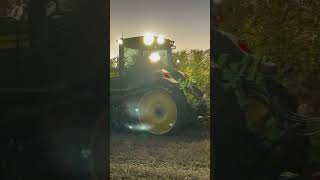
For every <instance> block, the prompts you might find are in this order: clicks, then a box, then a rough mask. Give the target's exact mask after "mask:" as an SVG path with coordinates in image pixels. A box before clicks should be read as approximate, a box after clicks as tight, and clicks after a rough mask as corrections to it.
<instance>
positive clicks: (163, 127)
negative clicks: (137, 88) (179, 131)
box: [139, 89, 178, 135]
mask: <svg viewBox="0 0 320 180" xmlns="http://www.w3.org/2000/svg"><path fill="white" fill-rule="evenodd" d="M177 119H178V108H177V104H176V102H175V99H174V98H173V97H172V96H171V95H170V94H169V93H168V92H166V91H165V90H161V89H159V90H152V91H148V92H147V93H145V94H144V95H143V96H142V98H141V99H140V102H139V120H140V122H141V123H142V125H144V126H145V127H146V130H147V131H148V132H150V133H151V134H156V135H161V134H166V133H168V132H169V131H170V130H172V128H174V126H175V125H176V122H177Z"/></svg>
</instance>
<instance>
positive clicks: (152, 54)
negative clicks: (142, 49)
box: [149, 52, 161, 63]
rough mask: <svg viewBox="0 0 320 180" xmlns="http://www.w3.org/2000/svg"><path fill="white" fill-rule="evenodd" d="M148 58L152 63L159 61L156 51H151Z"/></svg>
mask: <svg viewBox="0 0 320 180" xmlns="http://www.w3.org/2000/svg"><path fill="white" fill-rule="evenodd" d="M149 59H150V61H151V62H152V63H156V62H158V61H160V59H161V57H160V55H159V53H158V52H153V53H151V54H150V56H149Z"/></svg>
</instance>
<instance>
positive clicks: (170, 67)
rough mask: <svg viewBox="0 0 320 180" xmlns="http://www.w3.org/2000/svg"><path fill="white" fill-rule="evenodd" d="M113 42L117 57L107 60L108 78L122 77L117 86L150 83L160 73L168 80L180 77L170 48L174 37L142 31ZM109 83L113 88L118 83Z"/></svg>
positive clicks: (115, 79)
mask: <svg viewBox="0 0 320 180" xmlns="http://www.w3.org/2000/svg"><path fill="white" fill-rule="evenodd" d="M117 43H118V45H119V58H115V59H113V60H111V82H113V81H115V82H119V80H118V79H122V80H123V81H122V83H121V84H120V85H121V86H122V87H119V86H118V88H124V87H123V86H126V88H129V87H132V86H138V87H140V86H141V84H146V83H153V82H155V81H157V80H160V79H162V77H167V78H166V79H169V80H173V79H174V80H177V79H179V78H180V77H178V76H181V74H179V73H178V72H177V71H176V66H175V63H174V60H173V56H172V50H173V49H175V48H176V46H175V42H174V41H172V40H169V39H166V38H164V37H163V36H153V35H152V34H145V35H144V36H138V37H131V38H121V39H119V40H117ZM177 74H178V76H177ZM168 77H169V78H168ZM123 82H126V83H123ZM111 84H112V85H114V86H112V87H111V88H113V87H115V86H117V85H116V84H118V83H111Z"/></svg>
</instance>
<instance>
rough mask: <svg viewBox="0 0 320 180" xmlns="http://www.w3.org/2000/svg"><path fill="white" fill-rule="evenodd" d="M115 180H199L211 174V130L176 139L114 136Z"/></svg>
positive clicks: (152, 136)
mask: <svg viewBox="0 0 320 180" xmlns="http://www.w3.org/2000/svg"><path fill="white" fill-rule="evenodd" d="M110 171H111V173H110V176H111V179H128V180H131V179H150V180H151V179H153V180H157V179H177V180H179V179H182V180H188V179H195V180H196V179H199V180H202V179H203V180H207V179H210V178H209V174H210V135H209V131H208V130H207V129H197V130H194V129H193V130H186V131H185V132H181V133H180V135H176V136H154V135H150V134H144V133H138V134H133V133H112V134H111V137H110Z"/></svg>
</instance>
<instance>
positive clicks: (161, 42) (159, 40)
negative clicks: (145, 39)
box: [157, 36, 165, 45]
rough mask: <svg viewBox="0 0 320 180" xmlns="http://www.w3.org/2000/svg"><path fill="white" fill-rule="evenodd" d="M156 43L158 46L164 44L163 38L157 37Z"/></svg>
mask: <svg viewBox="0 0 320 180" xmlns="http://www.w3.org/2000/svg"><path fill="white" fill-rule="evenodd" d="M157 42H158V44H160V45H161V44H163V43H164V42H165V39H164V37H163V36H159V37H158V38H157Z"/></svg>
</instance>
